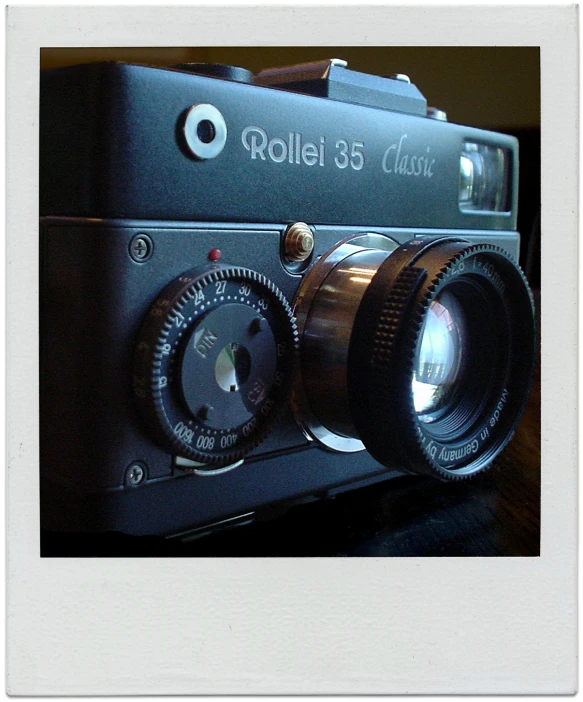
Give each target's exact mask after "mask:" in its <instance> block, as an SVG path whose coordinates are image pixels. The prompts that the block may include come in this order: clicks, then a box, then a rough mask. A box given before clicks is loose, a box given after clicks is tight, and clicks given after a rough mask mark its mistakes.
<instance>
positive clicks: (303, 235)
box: [283, 222, 314, 261]
mask: <svg viewBox="0 0 583 702" xmlns="http://www.w3.org/2000/svg"><path fill="white" fill-rule="evenodd" d="M283 242H284V243H283V245H284V250H285V255H286V257H287V259H288V260H289V261H305V260H306V259H307V258H309V257H310V255H311V254H312V251H313V250H314V235H313V234H312V230H311V229H310V227H308V225H307V224H306V223H305V222H295V223H294V224H292V225H291V226H290V227H288V230H287V231H286V233H285V236H284V240H283Z"/></svg>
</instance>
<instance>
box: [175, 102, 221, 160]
mask: <svg viewBox="0 0 583 702" xmlns="http://www.w3.org/2000/svg"><path fill="white" fill-rule="evenodd" d="M204 123H208V124H209V125H211V127H212V134H211V138H210V139H209V140H208V141H203V140H202V139H201V138H200V136H199V127H200V125H201V124H204ZM183 131H184V138H185V140H186V144H187V146H188V148H189V149H190V151H191V153H192V155H193V156H195V157H196V158H198V159H201V160H207V159H211V158H215V157H216V156H218V155H219V154H220V153H221V151H222V150H223V148H224V147H225V144H226V142H227V124H226V122H225V119H224V117H223V115H222V114H221V113H220V112H219V110H218V109H217V108H216V107H214V105H209V104H207V103H201V104H199V105H193V106H192V107H191V108H190V109H189V110H188V112H187V113H186V118H185V120H184V128H183Z"/></svg>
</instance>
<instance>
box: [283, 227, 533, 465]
mask: <svg viewBox="0 0 583 702" xmlns="http://www.w3.org/2000/svg"><path fill="white" fill-rule="evenodd" d="M341 248H342V247H340V249H341ZM340 249H339V250H340ZM347 252H349V249H348V248H347V247H346V245H344V253H345V254H346V253H347ZM336 256H337V258H341V260H340V261H338V262H335V263H334V265H333V266H332V267H331V270H327V271H326V274H325V275H324V276H323V280H321V282H320V285H319V288H318V290H317V291H316V292H315V293H312V294H311V295H306V297H307V298H311V303H310V305H309V307H310V309H309V310H307V309H306V304H305V300H303V299H302V293H301V292H300V296H299V298H298V299H299V301H300V304H299V306H298V310H299V314H298V324H299V327H300V333H301V349H302V351H301V354H302V358H301V375H302V377H301V385H302V387H301V389H300V391H299V392H298V393H296V396H297V397H298V398H299V402H298V403H297V404H298V408H299V415H300V419H304V426H305V427H306V429H307V431H308V433H310V434H311V435H312V436H313V437H315V438H317V439H319V440H322V436H324V441H322V443H323V444H324V445H325V446H327V447H328V448H332V449H335V450H358V449H359V448H366V449H367V450H368V451H369V452H370V453H371V455H372V456H373V457H374V458H375V459H376V460H377V461H379V462H380V463H381V464H383V465H385V466H387V467H389V468H393V469H397V470H401V471H404V472H410V473H422V474H432V475H437V476H438V477H441V478H445V479H448V478H449V479H456V478H462V477H465V476H468V475H472V474H474V473H477V472H478V471H480V470H482V469H484V468H485V467H487V466H488V465H489V464H490V463H491V462H492V460H493V459H494V458H495V456H496V455H498V453H499V452H500V451H501V450H502V449H503V448H504V446H505V445H506V444H507V442H508V441H509V440H510V438H511V436H512V434H513V431H514V429H515V426H516V424H517V422H518V420H519V418H520V416H521V414H522V410H523V408H524V405H525V403H526V399H527V397H528V392H529V388H530V381H531V377H532V373H533V369H534V360H535V330H534V311H533V304H532V296H531V294H530V291H529V289H528V285H527V283H526V280H525V278H524V275H523V274H522V272H521V271H520V269H519V268H518V266H517V265H516V264H515V262H514V261H513V260H512V258H511V257H510V255H509V254H508V253H507V252H506V251H504V250H503V249H501V248H499V247H497V246H493V245H489V244H470V243H468V242H467V241H464V240H461V239H457V238H442V239H435V238H428V237H420V238H417V239H412V240H411V241H409V242H407V243H406V244H403V245H402V246H399V247H398V248H396V249H395V250H394V251H392V252H391V251H386V250H385V251H380V250H375V249H370V248H366V247H362V248H360V249H359V248H356V247H354V250H353V251H352V252H351V253H349V254H348V255H344V256H343V257H340V256H338V253H337V254H336ZM316 265H318V264H316ZM324 265H325V264H324ZM329 268H330V265H329ZM316 277H317V276H316ZM320 277H321V278H322V276H320ZM313 278H314V276H313ZM306 284H307V285H308V286H309V285H310V281H309V280H307V281H306ZM311 285H312V287H313V286H314V282H313V280H312V281H311ZM334 299H335V300H336V305H334V304H333V300H334ZM306 408H307V409H306ZM302 410H303V411H302ZM306 418H307V421H306ZM346 447H349V448H346Z"/></svg>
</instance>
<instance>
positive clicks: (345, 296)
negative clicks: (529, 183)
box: [40, 59, 535, 535]
mask: <svg viewBox="0 0 583 702" xmlns="http://www.w3.org/2000/svg"><path fill="white" fill-rule="evenodd" d="M517 192H518V147H517V142H516V140H515V139H514V138H512V137H509V136H505V135H502V134H496V133H493V132H488V131H483V130H478V129H474V128H471V127H466V126H461V125H457V124H452V123H449V122H448V121H447V118H446V115H445V114H444V113H443V112H441V111H439V110H436V109H432V108H428V107H427V103H426V100H425V99H424V97H423V96H422V94H421V93H420V92H419V91H418V90H417V88H416V87H415V86H414V85H413V84H412V83H411V82H410V81H409V79H408V78H407V76H404V75H395V76H393V77H391V78H381V77H378V76H372V75H367V74H364V73H359V72H355V71H351V70H349V69H348V68H347V66H346V64H345V62H343V61H340V60H337V59H333V60H330V61H327V62H319V63H313V64H303V65H298V66H293V67H289V68H280V69H269V70H266V71H262V72H260V73H259V74H257V75H255V76H254V75H252V74H251V73H250V72H249V71H246V70H244V69H241V68H236V67H230V66H221V65H215V64H184V65H178V66H171V67H168V68H154V67H150V66H143V65H130V64H122V63H114V62H104V63H96V64H87V65H81V66H74V67H68V68H61V69H55V70H51V71H46V72H44V73H43V74H42V76H41V112H40V214H41V224H40V277H41V278H40V342H41V349H40V354H41V358H40V360H41V366H40V372H41V395H40V403H41V404H40V417H41V423H40V428H41V456H40V464H41V515H42V524H43V526H44V527H46V528H48V529H51V530H58V531H94V532H98V531H106V530H114V531H120V532H125V533H128V534H135V535H144V534H156V535H171V534H180V533H187V532H189V533H190V532H193V531H194V532H196V531H197V530H204V531H206V530H208V529H212V528H214V527H218V526H220V525H229V524H233V523H236V522H237V521H246V520H249V519H251V518H252V517H253V515H254V514H256V513H259V514H260V513H261V512H262V511H264V510H268V509H271V508H273V507H278V506H287V505H291V504H294V503H300V502H303V501H306V500H311V499H314V498H322V497H326V496H330V495H334V494H336V493H339V492H342V491H345V490H349V489H352V488H355V487H359V486H363V485H367V484H371V483H374V482H377V481H381V480H386V479H388V478H392V477H394V476H397V475H402V474H403V473H413V474H423V475H433V476H435V477H436V478H438V479H445V480H447V479H453V480H456V479H460V478H465V477H468V476H471V475H474V474H476V473H477V472H479V471H482V470H483V469H484V468H486V467H487V466H488V465H489V464H491V462H492V461H493V459H494V458H495V457H496V456H497V455H498V454H499V452H500V451H501V450H502V449H503V448H504V446H505V445H506V444H507V442H508V441H509V440H510V438H511V436H512V434H513V431H514V429H515V427H516V424H517V422H518V420H519V418H520V415H521V412H522V409H523V407H524V405H525V402H526V399H527V395H528V391H529V385H530V378H531V375H532V371H533V365H534V355H535V354H534V315H533V307H532V298H531V295H530V292H529V289H528V285H527V283H526V280H525V278H524V276H523V274H522V272H521V271H520V269H519V268H518V265H517V258H518V246H519V235H518V233H517V232H516V231H515V229H516V215H517Z"/></svg>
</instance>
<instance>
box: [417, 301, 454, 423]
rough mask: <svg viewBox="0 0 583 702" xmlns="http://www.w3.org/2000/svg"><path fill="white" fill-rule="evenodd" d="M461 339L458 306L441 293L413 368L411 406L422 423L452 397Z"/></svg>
mask: <svg viewBox="0 0 583 702" xmlns="http://www.w3.org/2000/svg"><path fill="white" fill-rule="evenodd" d="M464 336H465V334H464V315H463V312H462V308H461V305H460V303H459V302H458V300H457V298H456V297H455V296H454V295H452V294H451V293H450V292H448V291H447V290H444V292H443V293H441V294H439V295H438V296H437V297H436V298H435V300H434V301H433V302H432V303H431V305H430V306H429V309H428V311H427V315H426V318H425V323H424V325H423V330H422V332H421V341H420V343H419V346H418V348H417V355H416V358H415V364H414V371H413V381H412V391H413V404H414V406H415V411H416V412H417V414H418V415H419V418H420V419H421V420H422V421H424V422H432V421H434V419H435V417H436V413H438V412H439V410H442V409H443V408H445V407H447V405H448V404H449V403H450V402H451V400H452V398H453V396H454V394H455V390H456V387H455V386H456V381H457V380H458V379H459V376H460V368H461V365H462V358H463V339H464Z"/></svg>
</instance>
